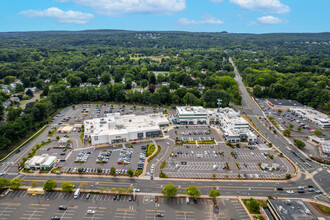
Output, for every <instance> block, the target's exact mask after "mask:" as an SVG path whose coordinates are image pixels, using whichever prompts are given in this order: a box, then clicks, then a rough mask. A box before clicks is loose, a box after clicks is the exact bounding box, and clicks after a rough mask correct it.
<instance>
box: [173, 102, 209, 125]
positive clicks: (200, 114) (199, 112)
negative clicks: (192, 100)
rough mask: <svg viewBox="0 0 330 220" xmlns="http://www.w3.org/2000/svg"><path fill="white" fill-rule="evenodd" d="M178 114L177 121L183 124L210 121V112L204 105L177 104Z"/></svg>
mask: <svg viewBox="0 0 330 220" xmlns="http://www.w3.org/2000/svg"><path fill="white" fill-rule="evenodd" d="M176 115H177V119H176V121H177V122H178V123H180V124H183V125H185V124H186V125H187V124H189V125H196V124H207V123H208V112H207V110H206V109H204V108H203V107H202V106H177V107H176Z"/></svg>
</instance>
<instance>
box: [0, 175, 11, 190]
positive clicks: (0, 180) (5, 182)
mask: <svg viewBox="0 0 330 220" xmlns="http://www.w3.org/2000/svg"><path fill="white" fill-rule="evenodd" d="M7 186H10V182H9V180H7V179H5V178H2V177H0V189H2V188H4V187H7Z"/></svg>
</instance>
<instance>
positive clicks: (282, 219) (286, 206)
mask: <svg viewBox="0 0 330 220" xmlns="http://www.w3.org/2000/svg"><path fill="white" fill-rule="evenodd" d="M267 207H268V209H269V211H270V213H271V215H272V217H273V218H274V219H276V220H317V218H316V217H315V215H314V214H313V213H312V212H311V211H310V210H309V209H308V207H307V206H306V204H305V203H304V202H303V201H302V200H300V199H298V200H293V199H292V200H285V199H269V200H268V203H267Z"/></svg>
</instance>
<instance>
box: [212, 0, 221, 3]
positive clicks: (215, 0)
mask: <svg viewBox="0 0 330 220" xmlns="http://www.w3.org/2000/svg"><path fill="white" fill-rule="evenodd" d="M210 1H211V2H214V3H221V2H223V0H210Z"/></svg>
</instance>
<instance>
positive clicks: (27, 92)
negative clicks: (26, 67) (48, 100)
mask: <svg viewBox="0 0 330 220" xmlns="http://www.w3.org/2000/svg"><path fill="white" fill-rule="evenodd" d="M25 94H26V95H28V96H30V97H33V92H32V90H31V89H28V90H27V91H26V93H25Z"/></svg>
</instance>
